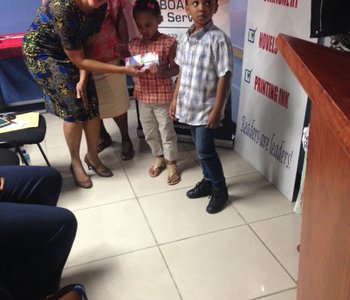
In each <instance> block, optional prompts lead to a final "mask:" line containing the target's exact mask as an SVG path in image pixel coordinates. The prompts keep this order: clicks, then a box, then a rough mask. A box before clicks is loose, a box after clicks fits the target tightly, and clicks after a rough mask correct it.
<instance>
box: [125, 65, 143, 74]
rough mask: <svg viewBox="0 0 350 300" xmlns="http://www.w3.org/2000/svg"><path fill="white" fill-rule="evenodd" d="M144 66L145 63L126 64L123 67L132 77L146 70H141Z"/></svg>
mask: <svg viewBox="0 0 350 300" xmlns="http://www.w3.org/2000/svg"><path fill="white" fill-rule="evenodd" d="M142 67H143V64H142V65H135V66H132V65H128V66H125V67H123V68H124V69H125V74H126V75H129V76H132V77H138V76H140V75H141V74H142V73H143V72H144V70H141V68H142Z"/></svg>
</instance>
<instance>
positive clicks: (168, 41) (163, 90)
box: [129, 33, 176, 104]
mask: <svg viewBox="0 0 350 300" xmlns="http://www.w3.org/2000/svg"><path fill="white" fill-rule="evenodd" d="M174 43H176V39H175V38H174V37H171V36H169V35H165V34H163V33H162V34H160V36H159V37H158V38H157V40H156V41H154V42H152V43H151V44H149V45H146V44H144V43H143V42H142V40H141V39H140V38H138V37H137V38H134V39H133V40H131V41H130V43H129V51H130V53H131V55H132V56H134V55H138V54H145V53H147V52H156V53H158V59H159V67H162V66H167V65H169V59H168V57H169V52H170V48H171V47H172V46H173V44H174ZM134 82H135V86H134V97H135V99H137V100H139V101H142V102H144V103H152V104H165V103H167V102H170V101H171V99H172V95H173V91H174V85H173V80H172V78H161V77H156V76H155V75H153V74H151V73H149V72H147V73H143V74H141V76H139V77H136V78H134Z"/></svg>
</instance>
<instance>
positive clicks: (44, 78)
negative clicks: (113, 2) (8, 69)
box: [22, 0, 107, 122]
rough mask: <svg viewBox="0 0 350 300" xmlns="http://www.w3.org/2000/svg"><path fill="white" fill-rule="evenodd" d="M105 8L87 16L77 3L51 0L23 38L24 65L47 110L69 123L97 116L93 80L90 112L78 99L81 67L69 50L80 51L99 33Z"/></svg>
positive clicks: (90, 85)
mask: <svg viewBox="0 0 350 300" xmlns="http://www.w3.org/2000/svg"><path fill="white" fill-rule="evenodd" d="M106 9H107V5H102V6H101V7H99V8H98V9H96V10H95V11H94V12H93V13H92V14H91V15H86V14H84V13H83V12H82V11H81V10H80V9H79V7H78V6H77V5H76V3H75V0H49V1H48V2H46V4H44V5H42V6H41V7H40V8H39V9H38V11H37V15H36V17H35V19H34V21H33V23H32V24H31V26H30V28H29V29H28V31H27V33H26V34H25V36H24V39H23V46H22V47H23V55H24V60H25V63H26V65H27V67H28V69H29V71H30V73H31V74H32V76H33V78H34V79H35V80H36V82H37V83H38V84H39V85H40V87H41V88H42V90H43V92H44V100H45V104H46V109H47V110H48V111H49V112H51V113H53V114H55V115H57V116H58V117H60V118H62V119H64V120H65V121H68V122H83V121H86V120H88V119H91V118H93V117H96V116H97V115H98V103H97V96H96V90H95V87H94V84H93V80H90V79H89V81H91V82H88V84H87V88H88V91H87V93H88V98H89V104H90V107H89V110H88V111H86V110H85V108H84V106H83V104H82V102H81V100H80V99H77V96H76V94H77V92H76V84H77V82H78V81H79V70H78V68H77V67H76V66H75V65H74V64H73V63H72V62H71V61H70V60H69V59H68V57H67V55H66V54H65V52H64V49H66V50H80V49H82V48H83V44H84V42H85V41H86V39H87V38H88V37H89V36H90V35H92V34H94V33H96V32H98V31H99V29H100V27H101V24H102V21H103V19H104V17H105V14H106Z"/></svg>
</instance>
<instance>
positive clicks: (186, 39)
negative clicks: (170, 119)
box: [175, 21, 233, 126]
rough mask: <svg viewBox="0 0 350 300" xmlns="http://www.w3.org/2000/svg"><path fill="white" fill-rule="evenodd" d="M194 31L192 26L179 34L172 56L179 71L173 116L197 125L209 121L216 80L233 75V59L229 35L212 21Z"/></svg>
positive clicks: (213, 101)
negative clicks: (179, 76) (177, 43)
mask: <svg viewBox="0 0 350 300" xmlns="http://www.w3.org/2000/svg"><path fill="white" fill-rule="evenodd" d="M193 31H194V26H193V25H192V26H191V27H190V28H189V30H188V31H187V33H186V34H183V35H182V36H180V38H179V45H178V48H177V53H176V58H175V62H176V63H177V64H178V65H179V66H180V70H181V81H180V87H179V93H178V98H177V105H176V117H177V118H178V119H179V121H180V122H181V123H186V124H189V125H193V126H197V125H205V124H207V123H208V115H209V113H210V111H211V110H212V108H213V106H214V103H215V98H216V89H217V83H218V79H219V78H220V77H223V76H224V75H225V74H226V73H227V72H231V74H232V70H233V58H232V45H231V41H230V38H229V37H228V36H227V35H226V34H225V33H224V32H223V31H222V30H220V29H219V28H218V27H216V26H215V25H214V24H213V22H212V21H211V22H209V23H208V24H207V25H206V26H205V27H204V28H203V29H201V30H200V31H198V32H195V33H193ZM228 94H229V90H228V91H227V96H228ZM226 101H227V99H226ZM221 117H222V119H223V118H224V109H223V110H222V112H221Z"/></svg>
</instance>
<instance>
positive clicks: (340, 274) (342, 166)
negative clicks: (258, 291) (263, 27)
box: [277, 34, 350, 300]
mask: <svg viewBox="0 0 350 300" xmlns="http://www.w3.org/2000/svg"><path fill="white" fill-rule="evenodd" d="M277 47H278V49H279V51H280V53H281V54H282V56H283V57H284V59H285V60H286V62H287V64H288V65H289V67H290V69H291V70H292V72H293V73H294V74H295V76H296V78H297V79H298V80H299V82H300V84H301V85H302V87H303V88H304V90H305V91H306V93H307V94H308V95H309V97H310V99H311V102H312V105H311V121H310V132H309V145H308V154H307V165H306V176H305V185H304V195H303V205H304V206H303V216H302V227H301V241H300V259H299V276H298V287H297V299H298V300H349V299H350V120H349V119H350V54H349V53H345V52H341V51H337V50H334V49H330V48H327V47H324V46H321V45H317V44H313V43H310V42H307V41H304V40H301V39H297V38H294V37H290V36H287V35H283V34H280V35H279V36H278V38H277Z"/></svg>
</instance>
